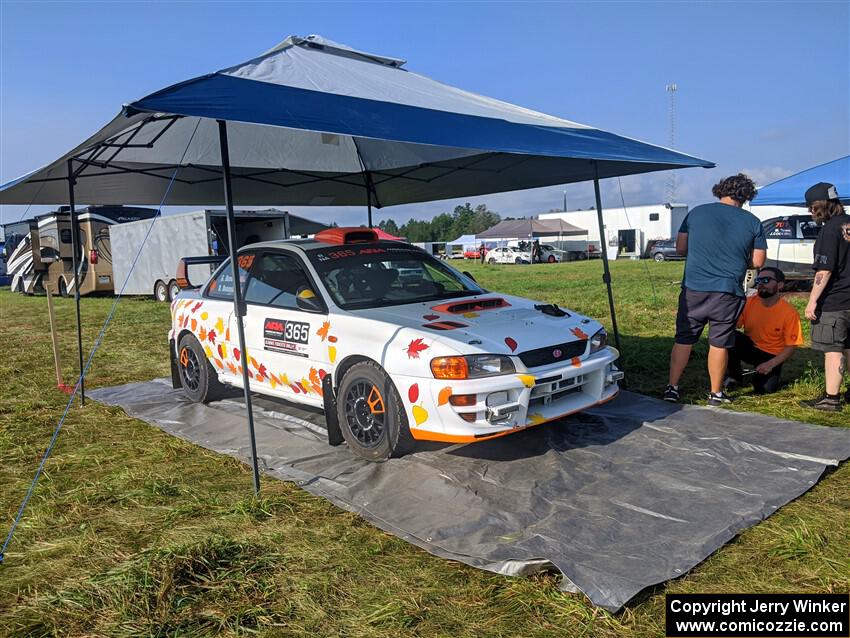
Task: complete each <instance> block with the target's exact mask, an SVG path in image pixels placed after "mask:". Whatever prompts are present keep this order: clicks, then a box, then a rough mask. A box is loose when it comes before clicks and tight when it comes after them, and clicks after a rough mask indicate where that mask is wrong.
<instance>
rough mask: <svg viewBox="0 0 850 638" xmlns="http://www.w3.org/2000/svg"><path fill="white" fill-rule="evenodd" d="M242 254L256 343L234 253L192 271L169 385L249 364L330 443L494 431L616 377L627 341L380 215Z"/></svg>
mask: <svg viewBox="0 0 850 638" xmlns="http://www.w3.org/2000/svg"><path fill="white" fill-rule="evenodd" d="M186 261H188V260H186ZM238 263H239V272H238V275H237V276H238V277H239V279H240V282H241V285H242V290H243V291H244V298H245V307H246V311H245V316H244V326H245V343H246V348H247V352H241V351H240V349H239V341H238V337H237V334H238V333H237V326H236V320H235V317H234V315H233V302H232V296H233V285H234V279H233V277H234V275H233V272H232V269H231V265H230V262H229V261H228V262H226V263H223V264H221V265H220V266H219V267H218V268H217V269H216V270H215V271H214V273H213V274H212V276H211V277H210V278H209V280H208V281H207V282H206V283H204V284H203V285H202V286H199V287H197V288H190V287H189V286H190V283H189V282H188V281H183V282H181V283H182V285H183V286H184V287H186V289H184V290H183V291H181V292H180V294H179V295H178V297H177V298H176V299H175V300H174V302H173V303H172V307H171V311H172V327H171V330H170V332H169V344H170V351H171V358H172V381H173V383H174V386H175V387H182V388H183V390H184V391H185V393H186V395H187V396H188V397H189V398H190V399H191V400H193V401H197V402H205V401H210V400H214V399H216V398H218V397H220V396H221V395H222V393H223V390H224V389H225V386H227V385H232V386H236V387H242V385H243V383H242V374H243V370H244V369H245V368H247V374H248V376H249V377H250V386H251V390H252V391H254V392H258V393H262V394H266V395H270V396H274V397H279V398H282V399H287V400H290V401H293V402H296V403H302V404H306V405H311V406H316V407H320V408H323V409H324V411H325V415H326V419H327V422H328V429H329V442H332V443H336V442H340V440H341V439H344V440H345V441H346V442H347V443H348V446H349V447H350V448H351V450H352V451H354V452H355V453H356V454H357V455H359V456H361V457H362V458H365V459H368V460H383V459H387V458H389V457H390V456H393V455H400V454H403V453H405V452H407V451H409V450H411V449H412V447H413V445H414V442H415V441H416V440H429V441H443V442H450V443H471V442H475V441H482V440H487V439H490V438H494V437H498V436H502V435H505V434H509V433H511V432H516V431H519V430H521V429H523V428H526V427H529V426H533V425H538V424H541V423H544V422H546V421H551V420H554V419H558V418H560V417H562V416H564V415H567V414H570V413H573V412H577V411H580V410H584V409H586V408H589V407H591V406H594V405H597V404H599V403H602V402H604V401H608V400H610V399H612V398H614V396H615V395H616V394H617V392H618V390H619V386H618V381H619V379H621V378H622V372H620V371H619V370H618V369H617V366H616V365H615V360H616V359H617V358H618V356H619V353H618V352H617V351H616V350H615V349H613V348H611V347H609V346H608V342H607V335H606V333H605V330H604V328H603V327H602V325H601V324H600V323H599V322H598V321H595V320H593V319H590V318H588V317H584V316H581V315H578V314H576V313H574V312H572V311H570V310H564V309H561V308H558V307H557V306H554V305H552V304H546V303H539V302H535V301H531V300H528V299H523V298H520V297H514V296H508V295H502V294H499V293H495V292H489V291H487V290H484V289H483V288H481V287H480V286H479V285H478V284H477V283H476V282H475V281H474V280H473V278H472V277H471V276H469V275H466V274H462V273H460V272H458V271H456V270H455V269H453V268H452V267H451V266H449V265H448V264H447V263H446V262H444V261H441V260H438V259H435V258H434V257H433V256H431V255H429V254H428V253H426V252H425V251H423V250H421V249H419V248H416V247H415V246H411V245H410V244H406V243H403V242H398V241H380V240H378V239H377V238H376V236H375V234H374V232H373V231H371V230H369V229H365V228H333V229H330V230H327V231H323V232H320V233H318V234H317V235H316V236H315V238H314V239H311V240H288V241H274V242H265V243H259V244H253V245H250V246H246V247H244V248H243V249H241V250H240V251H239V254H238ZM184 272H185V270H184ZM337 428H338V429H337ZM332 432H338V433H339V434H341V437H340V439H339V440H336V441H335V440H334V437H333V436H332Z"/></svg>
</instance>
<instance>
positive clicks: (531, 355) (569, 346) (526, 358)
mask: <svg viewBox="0 0 850 638" xmlns="http://www.w3.org/2000/svg"><path fill="white" fill-rule="evenodd" d="M585 350H587V339H580V340H578V341H570V342H569V343H559V344H556V345H554V346H546V347H545V348H537V349H536V350H526V351H525V352H521V353H520V354H519V358H520V360H521V361H522V362H523V363H524V364H525V366H526V367H527V368H536V367H537V366H545V365H547V364H549V363H557V362H562V361H569V360H570V359H572V358H573V357H580V356H581V355H583V354H584V351H585ZM556 351H560V353H561V355H560V356H555V352H556Z"/></svg>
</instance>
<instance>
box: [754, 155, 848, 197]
mask: <svg viewBox="0 0 850 638" xmlns="http://www.w3.org/2000/svg"><path fill="white" fill-rule="evenodd" d="M818 182H827V183H829V184H833V185H834V186H835V188H836V190H837V191H838V195H839V198H840V199H841V201H842V202H843V203H845V204H848V203H850V155H847V156H845V157H839V158H838V159H837V160H833V161H831V162H827V163H826V164H821V165H819V166H815V167H813V168H807V169H806V170H804V171H801V172H799V173H795V174H794V175H791V176H789V177H786V178H784V179H780V180H778V181H776V182H773V183H772V184H768V185H767V186H764V187H762V188H760V189H759V192H758V195H756V197H755V199H753V202H752V205H753V206H770V205H774V206H783V205H784V206H805V205H806V199H805V197H804V195H805V193H806V191H807V190H808V189H809V187H810V186H814V185H815V184H817V183H818Z"/></svg>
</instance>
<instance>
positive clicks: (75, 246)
mask: <svg viewBox="0 0 850 638" xmlns="http://www.w3.org/2000/svg"><path fill="white" fill-rule="evenodd" d="M73 162H74V160H71V159H69V160H68V205H69V207H70V209H71V264H72V266H73V268H74V305H75V306H76V308H77V351H78V353H79V357H80V405H85V404H86V383H85V377H83V328H82V324H81V322H80V277H79V274H78V273H77V253H78V252H80V233H79V228H78V226H79V221H78V220H77V209H76V205H75V202H74V184H75V183H76V180H75V179H74V164H73ZM80 256H82V254H81V255H80Z"/></svg>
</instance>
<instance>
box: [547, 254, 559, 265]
mask: <svg viewBox="0 0 850 638" xmlns="http://www.w3.org/2000/svg"><path fill="white" fill-rule="evenodd" d="M546 261H548V262H549V263H550V264H554V263H555V262H556V261H557V259H555V255H549V259H547V260H546Z"/></svg>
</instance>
